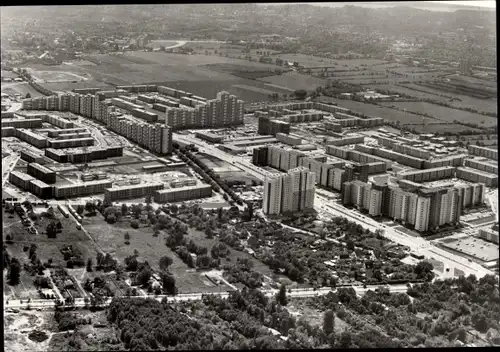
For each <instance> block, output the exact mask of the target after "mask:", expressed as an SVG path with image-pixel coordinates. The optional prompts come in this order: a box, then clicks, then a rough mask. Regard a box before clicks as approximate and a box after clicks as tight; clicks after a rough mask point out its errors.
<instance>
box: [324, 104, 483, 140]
mask: <svg viewBox="0 0 500 352" xmlns="http://www.w3.org/2000/svg"><path fill="white" fill-rule="evenodd" d="M332 100H333V101H335V102H337V103H338V104H339V106H341V107H343V108H348V109H351V110H352V111H355V112H359V113H362V114H365V115H367V116H370V117H382V118H384V119H385V120H388V121H394V122H395V121H400V123H401V125H408V126H411V127H412V128H415V130H416V131H417V132H419V133H422V132H425V133H443V132H446V131H448V132H452V133H457V132H461V131H464V130H474V128H470V127H466V126H462V125H458V124H454V123H452V122H449V123H443V121H440V120H435V119H429V118H427V123H428V125H427V126H426V127H423V126H422V116H419V115H415V114H412V113H410V112H403V111H398V110H394V109H390V108H387V107H384V106H382V105H372V104H365V103H361V102H357V101H353V100H340V99H332ZM388 104H392V103H388ZM452 110H453V109H452ZM453 111H458V110H453ZM459 112H461V111H459ZM484 117H486V116H484ZM445 122H446V121H445Z"/></svg>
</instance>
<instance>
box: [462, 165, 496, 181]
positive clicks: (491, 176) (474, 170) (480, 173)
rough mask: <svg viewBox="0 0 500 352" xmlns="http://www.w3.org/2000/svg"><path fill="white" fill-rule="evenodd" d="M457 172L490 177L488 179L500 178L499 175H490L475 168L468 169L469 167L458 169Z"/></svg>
mask: <svg viewBox="0 0 500 352" xmlns="http://www.w3.org/2000/svg"><path fill="white" fill-rule="evenodd" d="M457 170H463V171H468V172H470V173H472V174H476V175H481V176H485V177H488V178H498V175H497V174H492V173H489V172H486V171H481V170H477V169H473V168H471V167H467V166H460V167H457Z"/></svg>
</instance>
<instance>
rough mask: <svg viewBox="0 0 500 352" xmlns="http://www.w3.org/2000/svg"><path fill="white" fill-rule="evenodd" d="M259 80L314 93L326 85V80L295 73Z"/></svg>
mask: <svg viewBox="0 0 500 352" xmlns="http://www.w3.org/2000/svg"><path fill="white" fill-rule="evenodd" d="M259 80H260V81H262V82H266V83H271V84H274V85H276V86H283V87H286V88H289V89H295V90H299V89H304V90H307V91H314V90H316V88H318V87H320V86H325V85H326V80H324V79H321V78H317V77H312V76H309V75H305V74H301V73H297V72H287V73H284V74H282V75H275V76H269V77H264V78H260V79H259Z"/></svg>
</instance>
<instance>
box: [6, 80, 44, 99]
mask: <svg viewBox="0 0 500 352" xmlns="http://www.w3.org/2000/svg"><path fill="white" fill-rule="evenodd" d="M1 89H2V93H6V94H21V95H22V96H23V97H24V96H26V94H27V93H30V95H31V97H33V98H34V97H40V96H43V94H42V93H40V92H38V91H37V90H36V89H35V88H33V87H32V86H30V85H29V84H28V83H26V82H22V83H2V87H1Z"/></svg>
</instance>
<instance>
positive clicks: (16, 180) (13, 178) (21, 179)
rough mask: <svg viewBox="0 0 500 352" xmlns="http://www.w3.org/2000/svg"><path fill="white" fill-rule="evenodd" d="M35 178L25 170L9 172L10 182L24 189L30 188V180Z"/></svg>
mask: <svg viewBox="0 0 500 352" xmlns="http://www.w3.org/2000/svg"><path fill="white" fill-rule="evenodd" d="M33 180H35V178H34V177H32V176H30V175H28V174H25V173H24V172H20V171H11V172H10V174H9V182H10V183H11V184H13V185H14V186H17V187H19V188H21V189H23V190H27V189H28V188H29V182H30V181H33Z"/></svg>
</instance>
